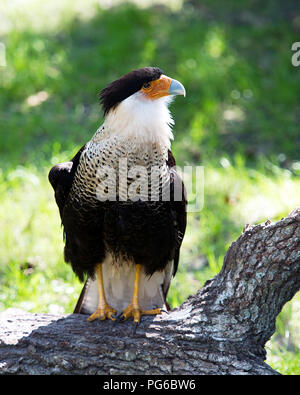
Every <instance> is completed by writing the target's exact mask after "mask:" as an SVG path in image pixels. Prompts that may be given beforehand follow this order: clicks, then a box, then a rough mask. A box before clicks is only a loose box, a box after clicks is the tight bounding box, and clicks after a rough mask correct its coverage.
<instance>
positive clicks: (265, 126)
mask: <svg viewBox="0 0 300 395" xmlns="http://www.w3.org/2000/svg"><path fill="white" fill-rule="evenodd" d="M29 3H30V4H29ZM119 3H120V4H119V5H118V6H115V7H108V8H105V7H104V8H100V7H99V6H98V5H97V4H98V3H97V2H96V1H94V0H89V1H85V2H82V1H80V0H76V1H70V0H66V1H64V2H59V1H58V0H55V1H53V2H51V3H49V5H47V7H45V5H43V4H44V2H38V1H35V0H30V1H27V2H26V4H25V3H22V2H20V1H17V0H14V1H7V0H6V1H4V2H2V4H1V5H0V42H3V43H4V44H5V45H6V62H7V66H6V67H5V68H1V67H0V120H1V124H0V128H1V129H0V231H1V243H0V309H1V310H3V309H6V308H8V307H20V308H23V309H25V310H28V311H32V312H65V313H69V312H72V309H73V307H74V304H75V302H76V299H77V297H78V294H79V292H80V290H81V284H80V283H79V281H78V280H77V279H76V278H75V275H74V274H73V272H72V270H71V268H70V266H68V265H66V264H65V263H64V261H63V253H62V250H63V239H62V231H61V227H60V220H59V215H58V210H57V207H56V205H55V202H54V197H53V191H52V189H51V186H50V184H49V183H48V180H47V172H48V171H49V169H50V168H51V166H52V165H53V164H55V163H58V162H60V161H65V160H68V159H70V158H71V157H72V156H73V155H74V153H75V152H76V151H77V150H78V148H79V147H80V146H82V145H83V143H85V142H86V141H88V140H89V139H90V137H91V136H92V134H93V133H94V131H95V130H96V128H97V127H98V126H99V125H100V124H101V122H102V114H101V111H100V107H99V104H98V102H97V93H98V91H99V90H100V89H101V88H102V87H103V86H105V85H106V84H107V83H108V82H110V81H111V80H112V79H114V78H116V77H118V76H120V75H122V74H124V73H125V72H127V71H130V70H131V69H134V68H137V67H141V66H145V65H156V66H159V67H161V68H162V69H163V70H164V71H165V73H166V74H167V75H170V76H172V77H174V78H176V79H178V80H179V81H181V82H182V83H183V84H184V85H185V87H186V90H187V97H186V99H183V98H178V99H177V100H176V101H175V102H174V103H173V104H172V107H171V110H172V113H173V115H174V119H175V121H176V124H175V127H174V134H175V141H174V143H173V150H174V152H175V155H176V158H177V161H178V164H179V165H181V166H184V165H185V164H200V165H202V166H204V206H203V209H202V210H201V212H200V213H189V216H188V228H187V232H186V236H185V239H184V244H183V248H182V254H181V264H180V267H179V271H178V274H177V276H176V277H175V279H174V282H173V284H172V287H171V289H170V293H169V301H170V303H171V305H172V306H173V307H175V306H178V305H179V304H180V303H182V302H183V301H184V300H185V298H186V297H187V296H188V295H190V294H191V293H195V292H196V291H197V290H198V289H199V288H200V287H201V286H202V285H203V284H204V282H205V281H206V280H207V279H209V278H211V277H212V276H214V275H215V274H216V273H217V272H218V271H219V270H220V268H221V266H222V262H223V257H224V253H225V252H226V250H227V248H228V247H229V245H230V244H231V242H232V241H233V240H235V239H236V238H237V237H238V236H239V235H240V233H241V231H242V229H243V227H244V225H245V224H246V223H258V222H262V221H265V220H266V219H268V218H270V219H272V220H277V219H280V218H281V217H283V216H286V215H287V214H288V212H289V211H290V210H291V209H293V208H294V207H295V206H297V205H298V204H299V202H298V196H299V195H300V194H299V192H300V179H299V169H300V161H299V154H298V153H299V148H300V139H299V130H298V125H299V89H298V87H299V83H300V68H299V69H297V68H294V67H292V65H291V61H290V58H291V55H292V53H291V50H290V48H291V45H292V43H293V42H294V41H297V34H298V33H297V32H299V25H300V23H299V17H297V15H299V14H300V8H299V5H297V3H296V2H295V1H292V0H286V1H285V2H284V4H282V3H281V2H279V1H278V2H277V1H265V2H264V3H261V2H258V1H255V0H252V1H250V0H249V1H246V0H242V1H240V2H236V1H233V0H229V1H227V2H226V4H225V2H221V1H217V0H210V1H208V0H205V1H201V2H200V1H186V2H181V1H170V2H163V3H165V4H167V5H166V6H162V5H161V4H160V5H159V3H162V2H156V3H157V4H156V5H153V6H147V5H145V6H143V7H138V6H136V5H134V4H129V3H128V4H127V3H124V2H122V1H120V2H119ZM141 3H143V2H139V4H140V5H143V4H141ZM148 3H149V2H148ZM28 4H29V5H28ZM181 4H183V6H181ZM169 5H170V7H169ZM1 15H2V17H1ZM1 18H2V19H1ZM299 303H300V298H299V293H298V295H297V296H296V297H295V298H294V299H293V301H291V302H289V303H288V304H287V305H286V306H285V307H284V309H283V312H282V313H281V314H280V315H279V317H278V319H277V331H276V334H275V335H274V336H273V337H272V339H271V341H270V342H269V343H268V359H267V362H268V363H270V364H271V365H272V366H273V367H274V368H275V369H278V370H279V371H280V372H281V373H284V374H299V373H300V363H299V356H300V355H299V347H300V339H299V336H298V335H297V334H298V333H299V332H300V331H299V329H300V321H299Z"/></svg>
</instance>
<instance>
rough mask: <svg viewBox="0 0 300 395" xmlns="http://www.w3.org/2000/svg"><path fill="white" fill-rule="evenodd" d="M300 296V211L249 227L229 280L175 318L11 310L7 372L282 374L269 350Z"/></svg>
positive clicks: (229, 262)
mask: <svg viewBox="0 0 300 395" xmlns="http://www.w3.org/2000/svg"><path fill="white" fill-rule="evenodd" d="M299 289H300V208H298V209H295V210H294V211H293V212H292V213H291V214H290V215H289V216H288V217H287V218H285V219H283V220H281V221H279V222H277V223H272V222H270V221H267V222H266V223H265V224H261V225H257V226H246V228H245V229H244V232H243V234H242V235H241V236H240V237H239V239H238V240H237V241H235V242H234V243H233V244H232V245H231V247H230V248H229V250H228V252H227V254H226V256H225V258H224V264H223V267H222V269H221V271H220V273H219V274H218V275H217V276H215V277H214V278H213V279H212V280H209V281H207V282H206V284H205V285H204V286H203V288H201V289H200V290H199V291H198V293H197V294H196V295H194V296H191V297H189V298H188V299H187V300H186V301H185V302H184V303H183V304H182V305H181V306H180V307H179V308H177V309H174V310H172V311H171V312H170V313H169V314H162V315H161V316H156V317H155V318H153V317H144V318H143V320H142V323H141V324H140V326H139V327H138V329H137V331H136V333H135V334H133V331H132V322H131V321H127V322H125V323H118V324H116V325H115V324H114V323H112V322H111V321H105V322H102V321H101V322H100V321H96V322H92V323H90V322H87V317H86V316H82V315H76V314H71V315H64V316H54V315H47V314H30V313H24V312H22V311H14V310H8V311H6V312H4V313H2V317H1V322H0V372H1V373H4V374H9V373H14V374H276V373H277V372H275V371H274V370H273V369H271V368H270V367H269V366H268V365H267V364H266V363H265V362H264V360H265V356H266V353H265V349H264V346H265V343H266V342H267V340H268V339H269V338H270V337H271V336H272V334H273V333H274V331H275V319H276V316H277V315H278V313H279V312H280V311H281V309H282V307H283V305H284V304H285V303H286V302H287V301H288V300H290V299H291V298H292V297H293V296H294V295H295V293H296V292H297V291H298V290H299Z"/></svg>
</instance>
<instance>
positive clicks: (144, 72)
mask: <svg viewBox="0 0 300 395" xmlns="http://www.w3.org/2000/svg"><path fill="white" fill-rule="evenodd" d="M162 73H163V72H162V70H161V69H159V68H158V67H144V68H143V69H138V70H133V71H131V72H130V73H128V74H125V75H124V76H123V77H121V78H119V79H117V80H116V81H113V82H111V83H110V84H109V85H108V86H107V87H106V88H104V89H102V91H101V92H100V94H99V98H100V102H101V104H102V108H103V111H104V115H105V114H107V113H108V111H109V110H111V109H112V108H114V107H115V106H116V105H117V104H119V103H121V101H123V100H125V99H126V98H127V97H129V96H131V95H133V94H134V93H135V92H138V91H139V90H140V89H141V88H142V86H143V84H144V83H146V82H150V81H154V80H157V79H158V78H159V77H160V76H161V75H162Z"/></svg>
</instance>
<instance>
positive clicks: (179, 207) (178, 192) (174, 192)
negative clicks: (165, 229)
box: [163, 150, 187, 305]
mask: <svg viewBox="0 0 300 395" xmlns="http://www.w3.org/2000/svg"><path fill="white" fill-rule="evenodd" d="M167 166H168V168H169V171H170V184H171V185H170V192H171V199H170V200H171V205H172V212H173V218H174V226H175V229H176V249H175V255H174V260H173V262H172V265H171V266H170V265H167V267H166V276H165V280H164V284H163V294H164V298H165V302H166V304H167V301H166V297H167V293H168V291H169V287H170V284H171V281H172V278H173V277H174V276H175V274H176V272H177V268H178V263H179V253H180V247H181V243H182V240H183V237H184V234H185V229H186V206H187V199H186V191H185V187H184V183H183V181H182V179H181V177H180V176H179V174H178V173H177V171H176V161H175V158H174V156H173V154H172V152H171V151H170V150H168V160H167ZM170 269H171V270H170ZM167 305H168V304H167Z"/></svg>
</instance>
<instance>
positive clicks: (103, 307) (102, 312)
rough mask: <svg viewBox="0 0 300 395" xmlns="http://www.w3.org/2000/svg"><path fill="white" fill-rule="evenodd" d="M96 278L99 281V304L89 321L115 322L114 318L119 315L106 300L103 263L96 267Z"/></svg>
mask: <svg viewBox="0 0 300 395" xmlns="http://www.w3.org/2000/svg"><path fill="white" fill-rule="evenodd" d="M96 277H97V281H98V295H99V302H98V307H97V310H96V311H95V313H94V314H92V315H91V316H89V318H88V321H94V320H95V319H97V318H99V320H105V319H106V318H109V319H111V320H112V321H115V319H116V318H115V317H112V316H113V315H115V314H116V313H117V311H116V310H115V309H113V308H112V307H111V306H110V305H109V304H107V302H106V299H105V293H104V286H103V275H102V263H99V264H98V265H97V267H96Z"/></svg>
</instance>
